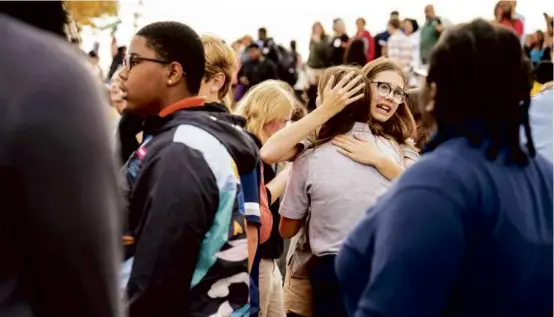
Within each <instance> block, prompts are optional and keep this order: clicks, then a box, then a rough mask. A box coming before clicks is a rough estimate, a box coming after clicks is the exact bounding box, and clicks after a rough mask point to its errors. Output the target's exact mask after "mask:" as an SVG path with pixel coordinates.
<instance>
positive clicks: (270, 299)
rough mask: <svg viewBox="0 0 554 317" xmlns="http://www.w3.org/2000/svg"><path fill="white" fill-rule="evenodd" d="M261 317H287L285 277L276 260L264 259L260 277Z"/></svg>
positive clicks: (261, 264) (261, 263) (261, 262)
mask: <svg viewBox="0 0 554 317" xmlns="http://www.w3.org/2000/svg"><path fill="white" fill-rule="evenodd" d="M258 283H259V289H260V314H259V317H285V305H284V301H283V277H282V275H281V271H280V270H279V266H278V265H277V261H276V260H268V259H262V260H261V261H260V275H259V282H258Z"/></svg>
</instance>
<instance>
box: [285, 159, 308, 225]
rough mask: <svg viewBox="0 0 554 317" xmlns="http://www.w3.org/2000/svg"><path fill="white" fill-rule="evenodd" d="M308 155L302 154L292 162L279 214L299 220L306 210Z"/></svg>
mask: <svg viewBox="0 0 554 317" xmlns="http://www.w3.org/2000/svg"><path fill="white" fill-rule="evenodd" d="M308 176H309V156H308V155H306V154H304V155H303V156H301V157H299V158H298V159H297V160H296V161H294V163H293V164H292V170H291V173H290V178H289V181H288V183H287V188H286V189H285V195H284V196H283V201H282V202H281V206H280V208H279V214H281V216H283V217H285V218H289V219H296V220H300V219H303V218H304V217H305V216H306V214H307V211H308V207H309V199H308V190H309V179H308Z"/></svg>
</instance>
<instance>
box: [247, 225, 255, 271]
mask: <svg viewBox="0 0 554 317" xmlns="http://www.w3.org/2000/svg"><path fill="white" fill-rule="evenodd" d="M246 238H247V239H248V243H247V244H248V272H250V271H251V270H252V265H253V263H254V258H255V257H256V250H257V249H258V226H257V225H256V224H254V223H250V222H247V223H246Z"/></svg>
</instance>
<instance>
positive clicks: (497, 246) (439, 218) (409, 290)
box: [337, 138, 553, 317]
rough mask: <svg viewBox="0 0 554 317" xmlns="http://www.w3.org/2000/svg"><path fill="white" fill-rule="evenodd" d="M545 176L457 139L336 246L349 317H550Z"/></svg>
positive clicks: (411, 172) (541, 164)
mask: <svg viewBox="0 0 554 317" xmlns="http://www.w3.org/2000/svg"><path fill="white" fill-rule="evenodd" d="M552 177H553V174H552V164H551V163H549V162H547V161H546V160H545V159H544V158H543V157H536V158H535V159H531V160H530V162H529V164H528V165H527V166H525V167H518V166H517V165H515V164H513V165H507V164H506V163H505V160H504V159H503V157H500V156H499V158H498V159H497V160H495V161H488V160H486V158H485V154H484V150H482V149H479V148H473V147H470V146H469V144H468V142H467V141H466V139H464V138H456V139H451V140H449V141H446V142H444V143H443V144H441V145H439V147H437V148H436V149H435V150H434V151H433V152H431V153H429V154H427V155H424V156H423V158H422V159H421V160H420V161H419V162H418V163H416V164H415V165H414V166H413V167H411V168H410V169H408V170H407V171H406V172H405V173H404V174H403V175H402V176H401V177H400V179H399V180H398V181H397V183H395V185H393V187H392V188H391V189H390V190H389V191H388V192H387V193H386V194H385V195H384V196H383V197H381V199H380V200H379V201H378V203H377V204H376V205H375V206H374V207H373V208H371V209H370V210H369V211H368V214H367V215H366V217H365V219H364V220H363V221H362V222H361V223H360V224H359V226H358V227H357V228H356V229H355V230H354V231H353V232H352V233H351V234H350V236H349V237H348V239H347V241H346V242H345V243H344V247H343V249H342V250H341V252H340V254H339V257H338V259H337V274H338V277H339V279H340V281H341V284H342V285H343V286H344V287H343V291H344V293H345V295H346V306H347V309H348V311H349V314H350V316H355V317H362V316H364V317H367V316H380V317H384V316H386V317H392V316H394V317H396V316H398V317H404V316H422V317H434V316H457V317H458V316H468V317H469V316H471V317H481V316H482V317H490V316H502V317H511V316H514V317H515V316H518V317H520V316H533V317H541V316H544V317H546V316H551V315H552V255H553V252H552V250H553V249H552V214H553V205H552Z"/></svg>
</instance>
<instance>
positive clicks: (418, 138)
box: [406, 88, 431, 151]
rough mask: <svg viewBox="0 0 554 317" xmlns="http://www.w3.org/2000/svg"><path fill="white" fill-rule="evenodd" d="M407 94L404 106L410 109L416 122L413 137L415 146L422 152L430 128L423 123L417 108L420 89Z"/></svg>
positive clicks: (409, 91)
mask: <svg viewBox="0 0 554 317" xmlns="http://www.w3.org/2000/svg"><path fill="white" fill-rule="evenodd" d="M407 93H408V98H406V104H407V105H408V107H409V108H410V111H411V112H412V114H413V116H414V120H415V122H416V129H417V132H416V135H415V136H414V142H415V146H416V148H417V149H418V150H420V151H423V148H424V147H425V144H426V143H427V140H428V139H429V133H430V131H431V128H430V127H429V126H428V125H427V124H426V123H425V122H424V121H423V117H422V113H421V110H420V108H419V103H420V101H419V100H420V97H421V88H413V89H410V90H408V91H407Z"/></svg>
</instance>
